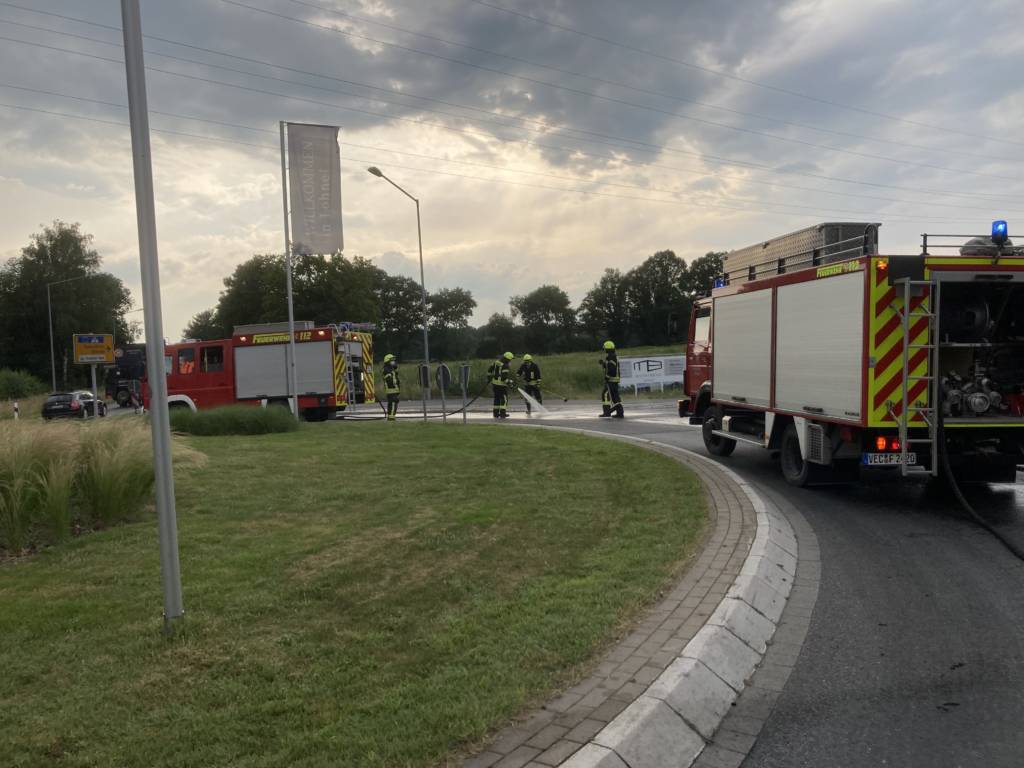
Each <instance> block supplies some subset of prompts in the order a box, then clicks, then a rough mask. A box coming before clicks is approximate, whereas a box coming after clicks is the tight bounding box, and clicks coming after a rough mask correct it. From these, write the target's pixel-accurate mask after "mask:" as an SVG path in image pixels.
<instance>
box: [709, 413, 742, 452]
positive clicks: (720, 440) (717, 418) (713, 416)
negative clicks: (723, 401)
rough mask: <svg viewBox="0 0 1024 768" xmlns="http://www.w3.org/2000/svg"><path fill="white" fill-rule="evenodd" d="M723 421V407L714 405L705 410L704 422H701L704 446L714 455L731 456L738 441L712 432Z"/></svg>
mask: <svg viewBox="0 0 1024 768" xmlns="http://www.w3.org/2000/svg"><path fill="white" fill-rule="evenodd" d="M721 423H722V409H721V408H720V407H719V406H717V405H712V406H711V407H710V408H708V409H707V410H706V411H704V423H703V424H701V428H700V429H701V434H702V436H703V437H704V447H705V448H707V450H708V453H710V454H711V455H712V456H730V455H732V452H733V451H735V450H736V441H735V440H730V439H729V438H727V437H721V436H720V435H713V434H711V433H712V432H713V431H714V430H716V429H718V428H719V425H721Z"/></svg>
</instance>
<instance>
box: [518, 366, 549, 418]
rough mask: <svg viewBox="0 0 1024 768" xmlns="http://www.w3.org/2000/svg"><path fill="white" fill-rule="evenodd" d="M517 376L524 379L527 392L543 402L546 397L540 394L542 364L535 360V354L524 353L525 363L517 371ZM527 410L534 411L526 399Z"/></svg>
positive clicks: (528, 411)
mask: <svg viewBox="0 0 1024 768" xmlns="http://www.w3.org/2000/svg"><path fill="white" fill-rule="evenodd" d="M516 376H518V377H519V378H520V379H522V380H523V390H524V391H525V392H526V394H528V395H529V396H530V397H532V398H533V399H534V400H536V401H537V402H538V403H540V404H543V402H544V399H543V397H541V394H540V366H539V365H537V364H536V363H535V362H533V355H523V364H522V365H520V366H519V370H518V371H516ZM526 412H527V413H531V412H532V409H531V408H530V401H529V400H527V401H526Z"/></svg>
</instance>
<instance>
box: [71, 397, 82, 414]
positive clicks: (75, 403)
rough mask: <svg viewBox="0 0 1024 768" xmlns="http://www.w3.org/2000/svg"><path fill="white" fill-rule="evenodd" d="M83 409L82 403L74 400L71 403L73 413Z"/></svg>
mask: <svg viewBox="0 0 1024 768" xmlns="http://www.w3.org/2000/svg"><path fill="white" fill-rule="evenodd" d="M81 407H82V404H81V403H80V402H78V401H77V400H72V401H71V410H72V411H77V410H78V409H79V408H81Z"/></svg>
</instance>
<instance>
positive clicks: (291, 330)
mask: <svg viewBox="0 0 1024 768" xmlns="http://www.w3.org/2000/svg"><path fill="white" fill-rule="evenodd" d="M285 125H286V123H285V121H284V120H282V121H281V123H280V126H281V201H282V204H283V206H284V263H285V277H284V281H285V293H286V294H287V296H288V356H289V358H290V360H289V361H288V399H289V400H290V401H291V404H292V414H293V415H294V416H295V418H299V384H298V377H297V376H296V375H295V307H294V305H293V304H292V242H291V240H292V233H291V228H290V226H289V223H288V165H287V157H288V151H287V147H286V145H285V136H284V134H285Z"/></svg>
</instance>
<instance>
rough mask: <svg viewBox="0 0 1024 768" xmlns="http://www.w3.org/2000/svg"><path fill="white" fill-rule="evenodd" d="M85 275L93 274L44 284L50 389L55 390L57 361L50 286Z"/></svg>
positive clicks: (68, 281) (80, 278)
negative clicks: (54, 347) (48, 342)
mask: <svg viewBox="0 0 1024 768" xmlns="http://www.w3.org/2000/svg"><path fill="white" fill-rule="evenodd" d="M87 277H93V275H79V276H78V277H68V278H65V279H64V280H54V281H53V282H52V283H47V284H46V317H47V320H49V323H50V391H51V392H56V391H57V362H56V359H55V358H54V356H53V306H52V303H51V301H50V286H51V285H60V284H61V283H71V282H74V281H75V280H84V279H85V278H87Z"/></svg>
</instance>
